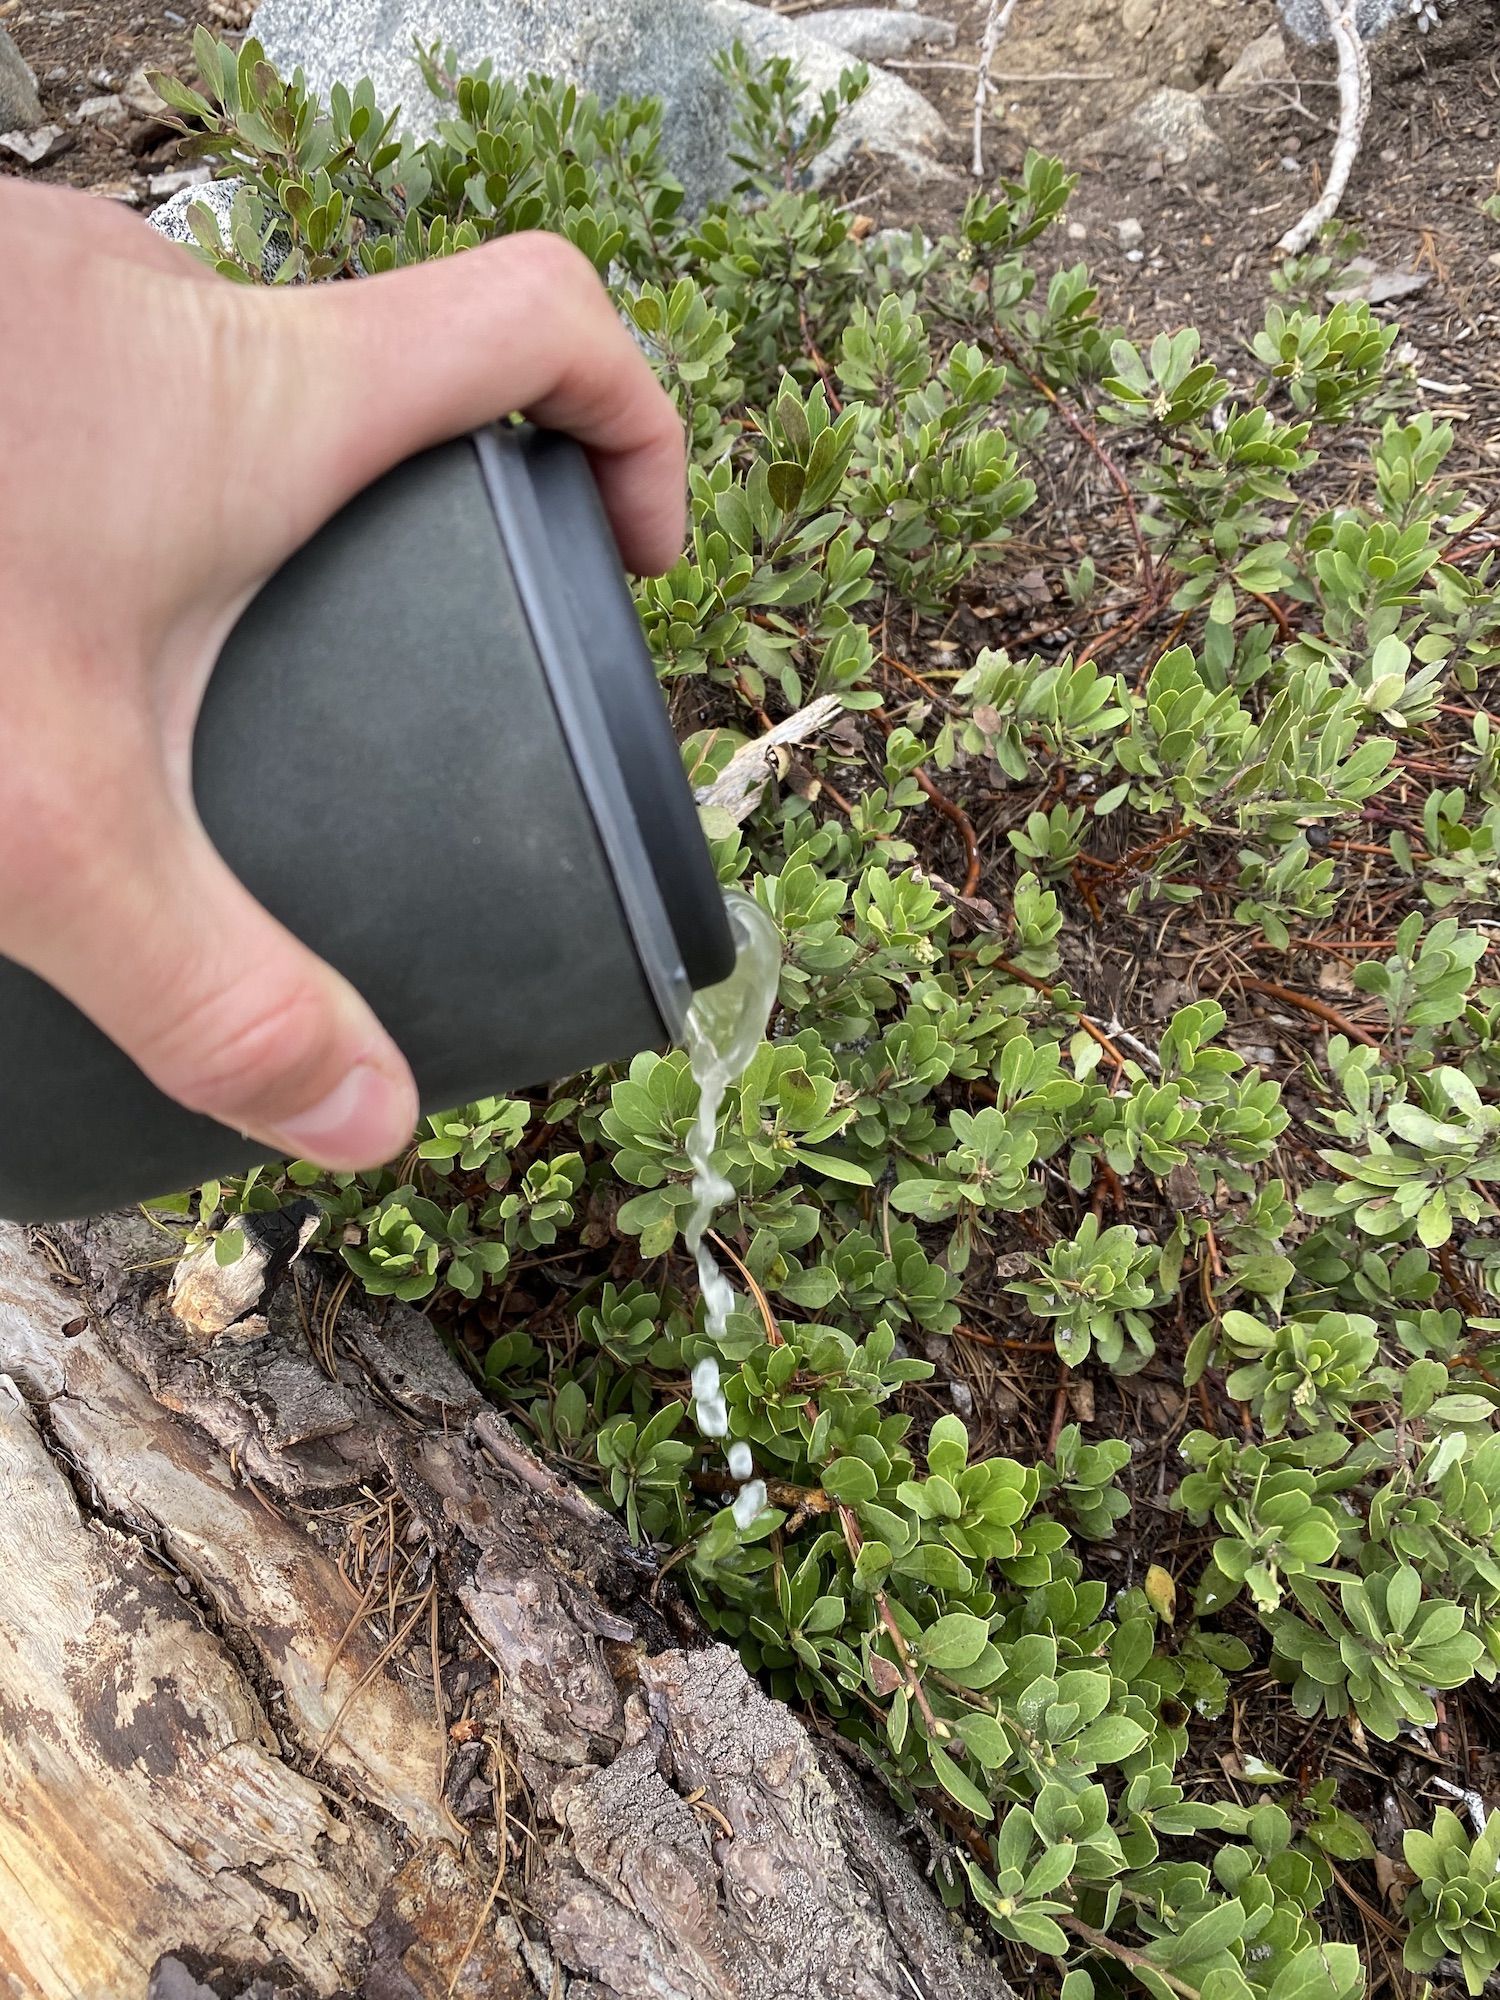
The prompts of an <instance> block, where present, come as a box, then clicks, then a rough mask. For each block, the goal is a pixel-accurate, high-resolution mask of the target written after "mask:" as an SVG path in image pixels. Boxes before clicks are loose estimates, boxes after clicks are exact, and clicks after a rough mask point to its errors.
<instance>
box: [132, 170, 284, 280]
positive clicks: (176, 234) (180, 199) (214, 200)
mask: <svg viewBox="0 0 1500 2000" xmlns="http://www.w3.org/2000/svg"><path fill="white" fill-rule="evenodd" d="M243 185H244V183H243V181H238V180H227V181H204V182H203V183H202V185H201V186H197V185H194V186H189V187H185V188H179V189H178V190H177V192H176V193H175V194H174V195H173V196H172V197H171V198H170V200H167V201H164V202H163V203H162V205H161V207H160V208H158V209H155V210H154V211H153V212H152V214H151V215H150V216H149V217H148V220H149V222H150V224H151V227H152V228H153V229H155V230H157V231H159V232H160V234H161V235H163V236H165V237H166V239H167V241H168V242H169V243H187V244H191V243H192V242H193V241H194V240H195V239H194V236H193V232H192V229H191V227H190V226H189V224H188V210H189V209H190V208H191V207H192V206H193V205H194V203H195V202H201V203H202V204H203V206H204V207H205V208H206V209H208V210H209V212H210V213H211V214H212V215H213V217H214V220H215V221H216V222H217V223H218V225H219V234H220V235H221V236H224V237H226V238H227V236H228V233H229V217H230V214H231V211H232V210H233V208H234V198H235V196H236V195H237V194H238V193H239V191H240V189H241V187H243ZM290 247H291V246H290V244H289V243H288V242H287V240H286V238H285V237H284V236H280V235H277V236H273V237H272V238H271V240H270V242H269V243H268V244H267V245H266V247H265V250H264V251H263V252H262V254H261V271H262V273H263V274H264V276H265V277H266V278H267V279H271V278H274V277H275V275H276V273H277V272H278V271H279V270H280V269H281V267H282V265H283V264H284V263H285V262H286V255H287V251H288V250H289V249H290Z"/></svg>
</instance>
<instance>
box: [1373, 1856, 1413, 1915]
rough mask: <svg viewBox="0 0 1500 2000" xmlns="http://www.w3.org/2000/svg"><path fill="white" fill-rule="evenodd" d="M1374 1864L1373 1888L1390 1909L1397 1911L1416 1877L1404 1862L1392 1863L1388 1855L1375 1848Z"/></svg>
mask: <svg viewBox="0 0 1500 2000" xmlns="http://www.w3.org/2000/svg"><path fill="white" fill-rule="evenodd" d="M1372 1858H1373V1860H1374V1864H1375V1886H1376V1887H1377V1888H1378V1889H1379V1891H1380V1893H1381V1895H1382V1896H1384V1898H1385V1900H1386V1901H1387V1902H1388V1903H1389V1904H1390V1905H1391V1907H1392V1909H1395V1910H1399V1909H1400V1908H1401V1905H1402V1904H1403V1903H1404V1902H1405V1901H1406V1892H1407V1890H1408V1889H1409V1888H1410V1887H1411V1885H1412V1884H1413V1882H1415V1881H1416V1879H1417V1878H1416V1876H1415V1875H1413V1873H1412V1872H1411V1870H1410V1869H1409V1868H1408V1867H1407V1865H1406V1863H1405V1862H1404V1861H1392V1859H1391V1857H1390V1856H1389V1855H1388V1854H1382V1853H1381V1852H1380V1850H1379V1848H1377V1849H1376V1850H1375V1853H1374V1856H1373V1857H1372Z"/></svg>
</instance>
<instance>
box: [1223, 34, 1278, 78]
mask: <svg viewBox="0 0 1500 2000" xmlns="http://www.w3.org/2000/svg"><path fill="white" fill-rule="evenodd" d="M1291 73H1292V66H1291V63H1290V62H1289V61H1288V59H1287V52H1286V43H1285V41H1284V40H1283V39H1282V33H1281V30H1280V28H1267V29H1266V31H1265V33H1264V34H1263V35H1257V36H1256V37H1255V40H1254V41H1253V42H1247V43H1246V44H1245V46H1244V48H1243V49H1241V50H1240V53H1239V55H1238V57H1237V58H1236V60H1235V62H1234V64H1233V66H1232V67H1231V68H1229V69H1227V70H1226V71H1225V72H1224V74H1223V76H1221V77H1220V78H1219V89H1220V90H1222V91H1225V92H1231V93H1232V92H1234V91H1236V90H1253V89H1254V88H1255V87H1256V86H1257V85H1258V84H1263V83H1275V82H1279V81H1280V80H1282V79H1283V78H1286V77H1289V76H1290V75H1291Z"/></svg>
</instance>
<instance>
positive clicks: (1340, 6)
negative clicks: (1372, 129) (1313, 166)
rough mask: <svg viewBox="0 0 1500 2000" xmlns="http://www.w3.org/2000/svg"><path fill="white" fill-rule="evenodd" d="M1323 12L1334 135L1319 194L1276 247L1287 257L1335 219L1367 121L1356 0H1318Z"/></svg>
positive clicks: (1365, 65) (1366, 77)
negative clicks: (1333, 90) (1335, 94)
mask: <svg viewBox="0 0 1500 2000" xmlns="http://www.w3.org/2000/svg"><path fill="white" fill-rule="evenodd" d="M1323 12H1324V13H1325V14H1326V15H1327V17H1328V27H1329V31H1330V32H1331V34H1332V36H1333V39H1334V44H1335V46H1336V47H1337V49H1338V55H1339V130H1338V137H1337V139H1335V141H1334V145H1333V158H1332V159H1331V160H1330V161H1329V163H1328V179H1327V182H1326V183H1325V184H1324V188H1323V192H1322V193H1321V194H1320V195H1319V196H1318V199H1317V200H1316V201H1315V202H1314V203H1313V205H1312V207H1311V208H1310V209H1308V211H1307V213H1306V214H1305V215H1303V216H1302V217H1300V218H1299V220H1298V221H1296V222H1294V223H1293V224H1292V226H1291V228H1290V229H1289V230H1288V231H1287V232H1286V234H1285V236H1283V237H1282V239H1281V241H1280V243H1278V244H1277V246H1276V247H1277V249H1278V250H1280V251H1282V252H1283V253H1284V254H1285V255H1286V256H1288V257H1294V256H1296V255H1297V254H1298V253H1299V252H1300V251H1303V250H1305V249H1306V248H1307V246H1308V244H1309V243H1311V242H1312V240H1313V238H1314V237H1315V236H1316V235H1317V233H1318V231H1319V230H1320V229H1321V228H1322V227H1323V224H1324V223H1325V222H1328V221H1329V220H1331V218H1332V217H1333V216H1334V215H1336V214H1337V213H1338V206H1339V203H1340V202H1341V201H1342V200H1343V198H1344V189H1345V188H1346V187H1347V186H1348V185H1349V176H1350V174H1351V173H1352V172H1353V170H1354V162H1355V161H1356V160H1357V159H1358V158H1359V142H1360V140H1361V139H1362V138H1363V136H1364V130H1365V121H1366V119H1367V118H1368V117H1369V115H1370V61H1369V57H1368V56H1367V55H1366V53H1365V45H1364V40H1363V37H1362V36H1361V35H1360V32H1359V28H1358V26H1357V24H1356V22H1355V0H1323Z"/></svg>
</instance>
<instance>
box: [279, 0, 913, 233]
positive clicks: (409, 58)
mask: <svg viewBox="0 0 1500 2000" xmlns="http://www.w3.org/2000/svg"><path fill="white" fill-rule="evenodd" d="M861 11H864V10H861ZM870 11H874V10H870ZM816 19H817V17H816V16H808V17H804V16H784V15H779V14H775V13H772V12H771V11H770V9H768V8H765V7H758V6H753V5H751V4H750V0H261V5H260V6H259V8H258V9H257V10H256V15H255V30H256V33H257V35H258V36H259V37H260V39H261V41H262V42H263V43H264V44H265V49H266V53H267V55H268V56H269V57H270V58H271V60H272V61H273V62H274V63H277V64H278V65H280V66H281V67H283V68H286V69H291V68H292V67H294V66H295V65H296V64H298V63H300V64H301V65H302V67H303V69H304V70H305V71H306V73H307V77H308V80H309V82H310V83H311V84H312V85H313V87H314V88H315V89H318V90H321V91H324V92H326V91H327V90H328V88H329V87H330V86H331V85H332V84H334V83H335V82H339V81H344V82H351V83H352V82H353V81H355V80H356V79H357V78H359V77H361V76H365V75H368V76H370V77H371V78H372V79H373V81H374V84H375V91H376V96H377V98H378V99H379V100H380V101H381V102H382V103H383V104H385V105H392V104H396V103H399V104H400V105H401V107H402V118H401V123H402V126H403V128H404V129H405V130H407V131H411V132H415V133H417V134H418V135H422V134H425V133H430V132H431V131H432V129H433V125H434V123H435V121H436V118H437V116H439V115H440V113H439V110H438V107H437V106H436V105H435V104H434V103H433V100H432V98H431V97H430V95H429V94H428V92H427V90H426V87H425V85H424V84H423V82H422V76H421V71H420V69H419V68H418V65H417V62H416V59H415V57H414V54H413V45H414V42H421V43H423V44H431V43H433V42H436V41H441V42H442V43H443V44H444V45H445V46H451V47H453V48H454V49H456V51H457V54H458V58H459V60H460V61H461V62H478V61H480V60H482V59H483V58H484V57H486V56H488V57H491V58H492V59H493V61H494V64H495V68H496V70H497V72H498V73H499V74H501V75H504V76H512V77H524V76H526V75H527V74H528V73H530V72H538V73H542V74H546V75H550V76H555V77H562V78H567V79H568V80H570V81H572V82H574V83H577V84H578V85H579V86H580V87H581V88H584V89H587V90H592V91H595V92H597V94H598V95H599V96H600V97H601V98H603V99H605V100H606V101H609V100H612V99H614V98H617V97H621V96H626V95H629V96H637V97H645V96H652V97H659V98H660V99H661V100H662V101H663V104H664V106H665V125H664V150H665V154H666V158H667V163H668V165H669V167H670V169H671V171H672V172H673V173H675V174H676V175H677V177H678V178H679V179H680V180H681V181H682V183H683V185H684V187H685V188H686V190H687V194H688V200H689V202H690V203H691V204H692V205H693V206H695V207H696V206H701V205H702V203H704V202H706V201H711V200H713V199H715V198H716V197H720V196H724V195H727V194H728V193H729V191H730V189H731V187H732V185H733V182H734V179H735V174H736V170H735V168H734V166H733V164H732V162H731V161H730V159H729V150H730V143H731V141H730V105H729V92H728V89H727V86H726V85H725V83H724V81H723V79H722V77H720V75H719V73H718V71H717V69H716V68H715V66H714V57H715V55H716V54H717V53H718V51H720V50H721V49H724V48H727V47H728V46H729V44H730V43H731V42H733V41H735V40H736V39H739V40H740V41H742V42H743V43H744V44H745V46H746V47H747V49H749V51H750V52H751V54H752V55H754V56H756V57H758V58H760V59H762V60H764V59H765V58H768V57H771V56H776V55H785V56H790V57H791V58H792V59H793V60H795V61H796V63H797V64H798V66H799V68H800V69H801V70H802V72H803V75H804V76H805V77H806V79H807V82H808V85H809V86H810V89H811V91H812V92H813V93H814V94H816V93H817V92H819V91H822V90H824V89H827V88H828V87H829V86H830V85H832V84H834V83H836V82H837V80H838V76H839V73H840V71H841V70H843V69H844V68H846V67H847V66H848V63H849V57H848V55H847V53H846V52H845V51H844V50H843V49H841V48H838V47H836V46H835V44H834V43H832V42H830V41H827V40H825V39H824V38H823V37H822V36H821V35H820V34H819V33H818V32H817V28H816ZM942 136H943V125H942V121H941V119H940V118H939V116H938V113H937V112H936V110H935V109H934V108H933V106H932V105H931V104H930V103H928V101H927V99H926V98H925V97H923V96H921V95H920V93H919V92H917V91H916V90H913V89H912V88H911V86H910V85H909V84H906V83H903V82H902V81H901V80H900V79H899V78H898V77H895V76H891V75H890V74H888V73H887V72H885V71H881V70H875V71H873V72H872V74H871V80H870V88H869V90H868V91H867V92H866V94H865V96H864V98H863V99H862V100H861V102H860V103H859V104H857V105H856V106H855V107H854V109H853V110H852V111H850V112H849V113H848V114H847V115H846V116H845V117H844V118H843V119H842V120H841V122H840V128H839V133H838V136H837V138H836V140H835V142H834V145H833V147H832V148H830V150H829V152H828V153H826V154H825V155H824V156H823V159H822V160H821V161H820V162H819V170H818V177H819V178H825V177H826V176H827V175H828V174H829V173H830V172H832V171H834V170H836V169H837V168H838V167H839V166H841V165H842V164H843V162H844V161H845V160H846V159H847V158H848V157H849V156H850V155H851V154H852V153H854V152H856V151H858V150H860V149H861V148H866V149H868V150H869V151H871V152H873V153H877V154H880V155H882V156H884V157H885V158H893V159H896V160H898V161H899V162H900V163H901V164H902V165H904V166H906V167H907V168H908V169H909V170H911V171H913V172H917V173H930V172H932V171H934V170H939V169H938V168H937V161H936V158H935V148H936V146H937V144H938V143H939V141H940V140H941V138H942Z"/></svg>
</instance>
